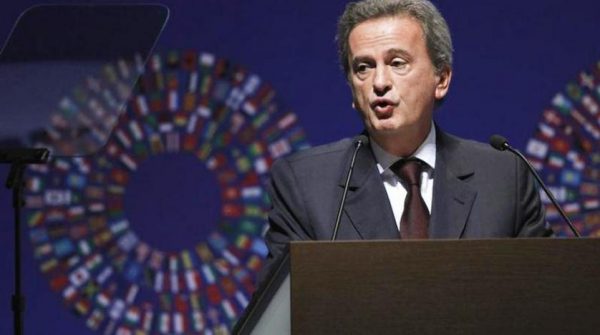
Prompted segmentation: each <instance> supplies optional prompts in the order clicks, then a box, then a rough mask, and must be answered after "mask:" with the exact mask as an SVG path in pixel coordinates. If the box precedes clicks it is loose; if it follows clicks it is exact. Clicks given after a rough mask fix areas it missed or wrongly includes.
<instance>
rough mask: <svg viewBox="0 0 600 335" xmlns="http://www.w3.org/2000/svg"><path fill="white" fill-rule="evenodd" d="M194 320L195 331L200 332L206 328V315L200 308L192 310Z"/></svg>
mask: <svg viewBox="0 0 600 335" xmlns="http://www.w3.org/2000/svg"><path fill="white" fill-rule="evenodd" d="M192 320H193V325H194V330H195V331H197V332H200V331H203V330H204V327H205V326H206V323H205V321H204V316H203V315H202V312H200V311H199V310H194V311H193V312H192Z"/></svg>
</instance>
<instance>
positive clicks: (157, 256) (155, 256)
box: [148, 250, 165, 270]
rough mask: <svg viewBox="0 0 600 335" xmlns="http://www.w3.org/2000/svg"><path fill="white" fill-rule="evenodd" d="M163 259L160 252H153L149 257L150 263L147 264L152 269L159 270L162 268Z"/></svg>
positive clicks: (162, 254)
mask: <svg viewBox="0 0 600 335" xmlns="http://www.w3.org/2000/svg"><path fill="white" fill-rule="evenodd" d="M164 257H165V255H164V253H162V252H161V251H158V250H153V251H152V254H151V255H150V261H149V262H148V264H149V265H150V267H151V268H152V269H154V270H160V269H161V268H162V263H163V260H164Z"/></svg>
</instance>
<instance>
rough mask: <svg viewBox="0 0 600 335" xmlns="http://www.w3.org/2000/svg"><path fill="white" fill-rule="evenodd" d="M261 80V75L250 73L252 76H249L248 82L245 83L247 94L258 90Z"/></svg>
mask: <svg viewBox="0 0 600 335" xmlns="http://www.w3.org/2000/svg"><path fill="white" fill-rule="evenodd" d="M260 82H261V80H260V77H258V76H257V75H255V74H253V75H250V77H248V80H246V82H245V83H244V88H243V90H244V93H246V95H250V94H253V93H254V92H256V90H257V89H258V88H259V87H260Z"/></svg>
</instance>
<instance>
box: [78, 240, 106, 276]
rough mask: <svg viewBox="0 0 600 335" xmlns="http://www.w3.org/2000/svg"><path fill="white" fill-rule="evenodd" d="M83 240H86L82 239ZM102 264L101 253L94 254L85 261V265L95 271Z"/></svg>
mask: <svg viewBox="0 0 600 335" xmlns="http://www.w3.org/2000/svg"><path fill="white" fill-rule="evenodd" d="M81 242H84V241H81ZM101 264H102V255H100V254H94V255H92V256H90V257H88V258H87V259H86V261H85V263H84V265H85V267H86V268H87V269H88V270H89V271H94V269H96V268H97V267H98V266H99V265H101Z"/></svg>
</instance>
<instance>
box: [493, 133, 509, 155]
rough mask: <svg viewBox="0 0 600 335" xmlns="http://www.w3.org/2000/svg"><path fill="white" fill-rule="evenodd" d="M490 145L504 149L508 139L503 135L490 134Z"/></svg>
mask: <svg viewBox="0 0 600 335" xmlns="http://www.w3.org/2000/svg"><path fill="white" fill-rule="evenodd" d="M490 145H491V146H492V147H494V149H496V150H500V151H504V150H506V148H507V147H508V141H507V140H506V138H505V137H504V136H501V135H492V136H491V137H490Z"/></svg>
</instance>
